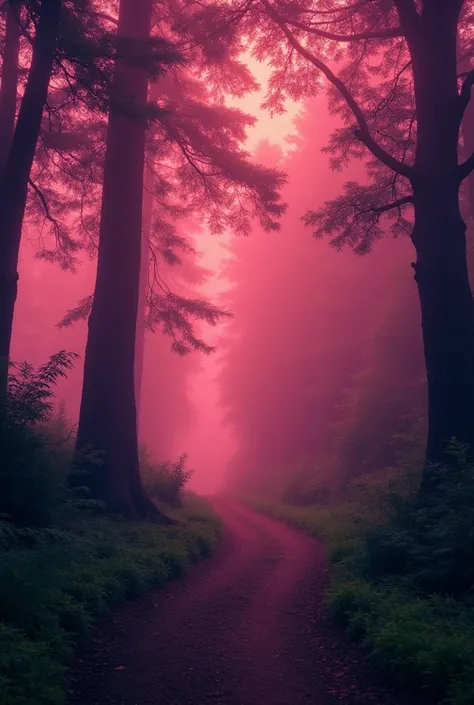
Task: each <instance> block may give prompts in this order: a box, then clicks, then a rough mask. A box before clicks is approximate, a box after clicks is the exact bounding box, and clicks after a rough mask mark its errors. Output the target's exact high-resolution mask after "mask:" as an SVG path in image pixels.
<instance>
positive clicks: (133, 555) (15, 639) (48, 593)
mask: <svg viewBox="0 0 474 705" xmlns="http://www.w3.org/2000/svg"><path fill="white" fill-rule="evenodd" d="M200 506H203V505H202V503H201V502H194V500H193V499H190V501H189V505H188V504H185V506H184V507H183V509H181V510H176V512H177V515H178V516H179V518H180V519H181V523H180V525H179V526H172V527H160V526H155V525H153V524H146V523H129V522H126V521H120V520H111V519H106V518H97V517H95V518H94V517H92V516H88V515H84V514H81V513H77V514H73V515H72V516H71V518H70V519H69V521H68V523H67V525H66V526H65V527H63V529H62V531H61V533H60V534H59V536H56V535H55V534H54V533H51V532H43V533H44V535H43V536H42V538H41V540H38V541H36V542H32V543H31V544H30V545H29V546H28V547H26V546H25V544H24V543H23V541H22V539H21V538H20V539H18V538H17V537H16V536H15V537H14V538H12V539H11V540H10V542H9V543H8V547H6V546H4V547H3V549H0V705H56V704H57V705H59V703H63V692H62V688H61V678H62V675H63V673H64V669H65V667H66V665H67V663H68V660H69V658H70V656H71V653H72V649H73V647H74V645H75V644H76V643H77V642H78V641H80V640H83V639H84V638H85V637H87V635H88V634H89V633H90V630H91V627H92V625H93V624H94V622H95V621H96V620H97V619H98V618H100V617H101V616H103V615H106V614H107V613H108V612H110V610H111V609H113V608H114V607H115V606H116V605H117V604H118V603H120V602H122V601H124V600H126V599H131V598H134V597H136V596H138V595H141V594H142V593H143V592H144V591H145V590H147V589H149V588H150V587H152V586H156V587H159V586H161V585H163V584H164V583H166V582H167V581H168V580H170V579H171V578H172V577H174V576H177V575H180V574H181V573H182V572H183V571H184V570H186V568H187V567H188V566H189V565H191V563H194V562H195V561H196V560H198V559H199V558H202V557H204V556H207V555H209V553H211V552H212V550H213V549H214V547H215V546H216V544H217V542H218V538H219V523H218V521H217V520H216V518H215V516H214V515H213V514H212V512H210V511H209V509H208V508H207V507H205V508H204V510H203V511H202V513H201V512H200V509H199V507H200ZM190 517H192V518H190ZM19 531H20V530H19ZM36 533H37V534H41V533H42V532H40V531H38V530H36Z"/></svg>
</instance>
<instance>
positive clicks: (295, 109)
mask: <svg viewBox="0 0 474 705" xmlns="http://www.w3.org/2000/svg"><path fill="white" fill-rule="evenodd" d="M252 65H254V64H252ZM254 68H255V71H256V73H257V75H259V77H260V79H263V81H265V78H266V76H267V75H268V71H263V70H262V69H261V67H260V66H259V65H257V64H255V65H254ZM262 94H263V92H262ZM262 94H257V95H255V94H253V95H252V96H251V97H247V98H246V99H245V100H242V101H236V102H237V104H238V105H239V106H240V107H242V108H243V109H245V110H246V111H247V112H250V113H253V114H255V115H257V117H258V122H257V124H256V126H255V127H254V128H251V129H250V130H249V139H248V144H249V148H250V149H252V150H253V151H254V152H255V159H256V160H257V161H258V162H259V163H263V164H264V165H266V166H278V167H280V168H282V169H283V170H284V171H285V172H287V174H288V184H287V185H286V187H285V188H284V189H283V198H284V201H285V202H287V203H288V204H289V208H288V211H287V213H286V215H285V216H284V217H283V219H282V227H281V231H280V232H277V233H265V232H263V231H262V230H261V228H259V227H258V225H257V224H255V227H254V229H253V232H252V233H251V235H250V236H249V237H236V236H233V235H231V234H228V233H227V234H224V235H222V236H221V237H216V236H212V235H209V234H208V233H206V232H205V231H204V232H200V233H198V234H194V236H193V237H194V239H195V241H196V249H197V250H198V251H199V256H198V257H197V258H194V265H193V266H199V267H203V268H204V269H205V270H206V273H205V277H204V280H203V281H202V282H201V283H198V284H196V283H193V282H192V281H191V283H190V282H189V278H188V281H187V276H186V272H185V271H184V270H185V265H183V267H182V268H181V269H182V270H183V271H180V266H179V265H178V266H176V267H174V268H173V269H172V271H171V269H170V276H171V279H170V282H171V286H172V288H173V290H174V291H175V292H177V293H180V292H182V291H184V288H186V287H188V289H189V287H190V288H191V289H192V290H193V291H194V293H195V294H199V295H201V294H205V295H206V296H208V297H209V298H210V299H212V300H214V301H216V302H217V303H219V304H221V305H223V306H224V307H225V308H226V309H228V310H229V311H231V312H232V314H233V318H232V320H229V321H225V322H224V323H221V324H218V326H217V327H216V328H211V327H210V326H206V325H202V330H201V331H200V332H201V334H202V336H203V337H204V339H205V340H206V342H207V343H209V344H212V345H215V346H216V352H215V353H214V354H212V355H211V356H209V357H208V356H206V355H203V354H202V353H199V352H196V353H192V354H191V355H187V356H184V357H180V356H178V355H177V354H176V353H174V352H173V351H172V350H171V342H172V341H171V340H170V338H169V337H168V336H166V335H164V334H163V333H162V332H161V330H160V329H158V330H156V331H155V332H150V331H147V332H146V335H145V354H144V366H143V379H142V387H141V396H140V398H141V401H140V409H139V435H140V442H141V443H142V444H144V445H145V446H146V447H147V448H148V450H149V451H150V453H151V454H152V456H153V458H154V459H156V460H165V459H172V460H174V459H176V458H177V457H178V456H179V455H181V454H182V453H188V454H189V465H190V467H192V468H195V470H196V472H195V475H194V477H193V479H192V482H191V487H192V488H194V489H196V490H198V491H201V492H205V493H213V492H215V491H217V490H219V489H220V488H222V487H226V486H230V487H231V488H235V489H237V490H245V487H246V484H247V483H248V484H249V485H251V486H252V489H253V490H258V488H259V486H261V488H262V491H265V492H268V491H274V492H277V493H279V494H281V493H282V492H284V491H286V489H287V487H286V485H287V484H288V483H289V482H290V480H289V479H288V476H289V475H288V471H289V470H290V468H291V472H292V475H293V477H297V476H298V472H299V471H298V470H297V468H300V467H303V466H304V467H306V468H307V467H308V464H309V465H310V466H315V464H316V465H317V470H316V472H315V473H310V475H311V476H312V477H313V479H314V477H315V476H322V477H325V476H326V475H327V473H328V472H329V470H328V468H329V466H330V464H331V463H332V465H334V463H335V462H337V463H339V466H338V467H339V477H340V478H342V477H346V476H351V475H357V474H358V473H360V472H361V471H362V469H365V470H370V469H372V466H371V464H372V465H373V464H375V463H377V462H379V461H380V462H385V464H387V463H389V462H390V461H391V460H392V459H393V458H391V457H384V454H385V456H387V450H386V444H385V445H384V449H383V450H380V448H377V447H374V443H373V439H374V438H375V437H377V435H378V433H379V432H383V431H384V430H385V431H387V432H388V433H389V435H390V434H394V433H396V432H397V431H400V432H402V431H403V429H402V428H401V427H402V426H403V423H402V422H401V419H402V418H403V417H405V416H406V415H409V414H410V413H411V412H412V411H413V409H414V407H416V406H417V405H420V404H423V403H424V400H423V394H422V393H421V391H420V389H421V386H420V385H421V380H422V377H423V369H422V362H421V361H422V358H421V348H420V345H421V336H420V332H419V321H418V304H417V301H416V296H415V286H414V283H413V280H412V274H411V270H410V266H409V264H410V261H411V259H412V257H413V255H412V247H411V244H410V242H409V241H408V238H406V239H405V240H404V241H403V242H402V241H396V242H395V241H394V240H393V239H390V238H386V239H383V240H382V241H380V242H378V243H376V245H375V248H374V252H373V253H371V254H369V255H367V256H365V257H360V256H356V255H355V254H353V253H352V252H350V251H347V250H344V251H342V252H337V251H336V250H335V249H334V248H332V247H331V246H330V244H329V242H328V241H327V240H316V239H314V238H313V237H312V232H311V228H309V227H306V226H305V225H304V224H303V223H302V221H301V216H303V215H304V213H305V212H306V211H307V210H308V209H316V208H317V207H319V206H321V205H322V204H323V202H324V201H326V200H327V199H328V198H330V197H334V196H336V195H337V194H338V193H339V192H340V190H341V187H342V185H343V183H344V182H345V181H346V180H347V179H348V178H351V177H354V176H356V177H358V178H363V166H362V165H361V164H360V163H358V162H353V163H352V165H351V167H350V168H349V169H348V170H345V171H344V172H343V173H337V172H334V171H332V170H331V169H330V165H329V157H328V155H327V154H324V153H323V152H322V151H321V150H322V148H323V147H324V146H325V145H326V144H327V141H328V137H329V134H330V132H331V131H332V130H333V129H334V127H335V121H334V118H333V117H331V116H330V115H329V114H328V111H327V108H326V105H325V102H324V100H323V99H318V100H314V101H309V102H307V103H306V104H289V105H288V112H287V113H286V114H285V115H283V116H278V117H276V118H274V119H271V118H270V117H268V115H267V114H266V113H265V112H263V111H262V110H260V109H259V101H260V100H261V95H262ZM297 114H298V117H297V118H296V115H297ZM29 236H30V238H29V239H26V238H25V239H24V241H23V245H22V249H21V262H20V287H19V296H18V303H17V307H16V312H15V323H14V337H13V347H12V359H14V360H27V361H29V362H31V363H33V364H34V365H36V364H39V363H41V362H44V361H45V360H46V359H47V358H48V356H49V355H51V354H52V353H54V352H56V351H58V350H60V349H65V350H68V351H74V352H77V353H79V354H80V355H81V360H80V361H78V362H77V364H76V366H75V369H74V370H73V371H72V372H70V373H69V375H68V377H67V379H65V380H62V381H61V382H60V384H59V387H58V395H57V398H58V401H63V402H64V403H65V405H66V409H67V413H68V415H69V416H70V417H71V419H72V420H74V421H77V415H78V409H79V402H80V393H81V380H82V360H83V356H84V347H85V340H86V330H87V326H86V323H85V322H84V321H79V322H78V323H74V324H73V325H72V326H70V327H67V328H62V329H60V328H58V327H57V324H58V322H59V321H60V319H61V318H62V317H63V316H64V315H65V313H66V312H67V311H68V310H69V309H71V308H73V307H74V306H76V305H77V303H78V301H79V300H80V299H81V298H83V297H85V296H87V295H89V294H90V293H91V292H92V290H93V283H94V272H95V262H94V261H90V260H84V261H83V262H82V264H81V265H80V266H79V267H78V268H77V271H76V272H75V273H71V272H63V271H61V270H60V269H59V268H58V267H57V266H56V265H54V264H50V263H48V262H44V261H40V260H38V259H36V258H35V252H36V250H37V242H36V240H37V238H38V233H36V232H29ZM198 279H199V277H198ZM191 280H192V277H191ZM183 287H184V288H183ZM188 289H187V290H188ZM401 310H403V311H405V312H406V311H411V312H412V314H411V315H408V316H405V318H404V319H402V317H401V315H397V314H398V312H400V311H401ZM402 368H403V369H404V377H403V379H404V382H403V384H404V385H405V386H404V387H403V390H402V389H401V388H400V380H401V379H402V377H401V370H402ZM360 379H362V383H359V382H357V380H360ZM409 385H412V387H413V393H411V392H410V390H409ZM397 395H398V397H397ZM355 406H357V409H355ZM350 414H352V415H353V416H354V418H353V419H352V420H351V418H349V417H350ZM344 415H345V416H344ZM343 417H344V418H345V419H346V422H347V423H346V424H345V425H344V424H342V426H343V437H342V438H341V437H340V430H338V429H339V426H341V419H342V418H343ZM338 422H339V425H338ZM351 424H352V425H351ZM354 424H359V425H362V428H360V427H358V428H357V429H355V428H354ZM384 424H385V427H384ZM397 424H398V426H400V428H398V426H397ZM348 429H349V430H348ZM351 429H352V430H353V435H354V437H352V436H351ZM338 434H339V435H338ZM355 436H357V440H356V438H355ZM375 445H376V444H375ZM379 452H380V453H382V455H381V457H379V456H378V453H379ZM349 455H350V457H351V461H350V463H349V461H348V460H347V458H348V456H349ZM388 456H390V452H388ZM350 464H352V467H349V465H350ZM356 466H358V467H356ZM302 472H303V470H302ZM285 473H286V474H285ZM303 474H307V473H304V472H303ZM257 477H258V478H259V480H258V481H257V479H256V478H257ZM293 481H294V480H293Z"/></svg>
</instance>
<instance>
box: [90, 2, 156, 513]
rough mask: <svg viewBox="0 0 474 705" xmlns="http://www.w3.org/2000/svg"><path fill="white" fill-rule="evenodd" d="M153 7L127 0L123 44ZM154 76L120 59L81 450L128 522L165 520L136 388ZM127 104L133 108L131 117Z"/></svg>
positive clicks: (141, 30) (146, 29)
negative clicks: (143, 442) (141, 438)
mask: <svg viewBox="0 0 474 705" xmlns="http://www.w3.org/2000/svg"><path fill="white" fill-rule="evenodd" d="M152 7H153V0H139V2H137V0H121V2H120V10H119V21H118V35H119V37H133V38H135V39H138V40H146V39H147V38H148V37H149V34H150V25H151V14H152ZM147 90H148V72H147V70H146V68H145V67H144V66H139V65H137V64H132V63H131V62H127V61H126V60H124V59H117V61H116V67H115V79H114V91H113V95H114V96H115V97H117V98H119V100H118V101H113V102H112V105H111V109H110V114H109V125H108V131H107V147H106V156H105V165H104V183H103V196H102V213H101V222H100V238H99V253H98V262H97V278H96V284H95V292H94V302H93V306H92V311H91V314H90V317H89V333H88V338H87V347H86V355H85V364H84V383H83V390H82V400H81V408H80V415H79V427H78V437H77V445H76V451H77V453H78V454H80V453H81V452H82V451H83V450H84V449H85V448H91V447H92V448H95V449H97V450H99V451H101V452H102V454H103V457H102V463H101V466H100V467H99V468H92V469H91V470H92V471H91V474H90V476H89V483H90V486H91V490H92V492H93V495H94V496H95V497H96V498H99V499H101V500H103V501H104V502H105V504H106V506H107V509H108V510H109V511H112V512H117V513H121V514H124V515H125V516H128V517H147V516H149V517H152V518H156V519H158V518H159V517H160V516H161V515H160V514H159V512H158V510H157V509H156V507H155V505H154V504H153V503H152V502H151V500H150V499H149V498H148V497H147V495H146V493H145V491H144V488H143V485H142V482H141V479H140V471H139V462H138V440H137V423H136V405H135V388H134V387H135V385H134V358H135V338H136V325H137V308H138V291H139V280H140V260H141V237H142V199H143V170H144V157H145V135H146V120H145V117H144V108H145V106H146V103H147ZM124 105H127V106H128V109H127V110H124Z"/></svg>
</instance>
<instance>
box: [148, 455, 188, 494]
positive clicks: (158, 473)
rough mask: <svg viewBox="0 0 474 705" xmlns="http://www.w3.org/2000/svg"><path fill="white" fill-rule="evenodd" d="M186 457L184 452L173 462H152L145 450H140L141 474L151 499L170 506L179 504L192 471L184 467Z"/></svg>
mask: <svg viewBox="0 0 474 705" xmlns="http://www.w3.org/2000/svg"><path fill="white" fill-rule="evenodd" d="M187 458H188V456H187V453H184V454H183V455H181V456H180V457H179V458H178V460H177V461H176V462H174V463H173V462H171V461H165V462H162V463H153V462H152V461H151V460H150V457H149V455H148V453H147V452H146V450H142V452H141V458H140V466H141V474H142V478H143V483H144V485H145V488H146V491H147V492H148V494H149V496H150V497H151V498H152V499H153V500H155V501H157V502H164V503H165V504H168V505H170V506H172V507H180V506H181V499H182V493H183V491H184V489H185V487H186V485H187V483H188V482H189V480H190V479H191V477H192V475H193V472H194V470H190V469H188V468H187V467H186V461H187Z"/></svg>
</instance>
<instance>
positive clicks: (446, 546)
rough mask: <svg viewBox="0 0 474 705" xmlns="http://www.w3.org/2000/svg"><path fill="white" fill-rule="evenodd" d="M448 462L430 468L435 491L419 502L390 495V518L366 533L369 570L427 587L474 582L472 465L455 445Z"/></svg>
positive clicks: (452, 588) (449, 588) (447, 588)
mask: <svg viewBox="0 0 474 705" xmlns="http://www.w3.org/2000/svg"><path fill="white" fill-rule="evenodd" d="M451 454H452V457H453V464H452V466H451V467H450V468H446V467H435V468H432V469H431V473H432V476H433V481H434V485H435V487H436V491H435V492H434V493H433V494H432V495H430V497H429V498H428V499H427V501H426V502H423V504H420V503H419V502H418V500H417V499H416V498H415V497H413V496H412V497H407V498H404V497H399V496H397V495H393V497H392V513H391V516H390V518H389V520H388V521H387V522H386V523H385V524H382V525H380V526H378V527H375V528H374V529H373V530H372V531H370V532H368V534H367V552H366V561H365V568H366V571H367V573H368V574H369V575H371V576H374V577H376V576H383V575H393V574H399V575H404V576H407V577H408V578H409V579H410V581H412V582H413V583H414V585H416V586H417V587H418V588H420V589H422V590H424V591H426V592H428V593H432V592H436V593H440V594H445V595H455V596H460V595H462V594H463V593H465V592H466V591H470V590H472V588H473V586H474V561H473V560H472V556H473V555H474V466H473V465H472V464H471V463H470V462H468V460H467V453H466V449H465V448H463V447H459V446H456V445H453V446H452V448H451Z"/></svg>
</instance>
